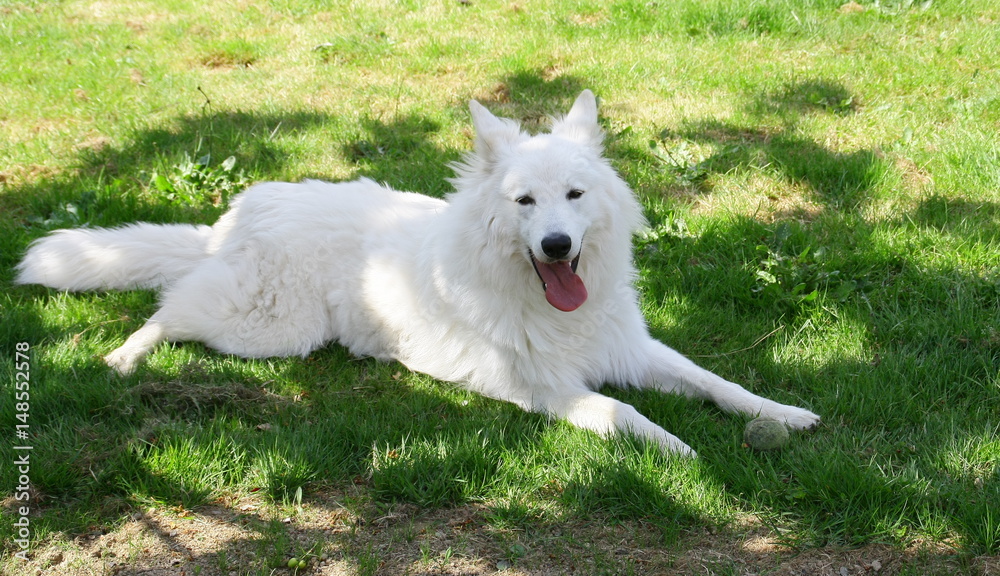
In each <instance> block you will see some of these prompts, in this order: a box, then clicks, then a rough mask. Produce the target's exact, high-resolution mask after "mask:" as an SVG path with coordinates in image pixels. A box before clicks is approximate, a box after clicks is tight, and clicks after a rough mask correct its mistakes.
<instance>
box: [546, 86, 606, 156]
mask: <svg viewBox="0 0 1000 576" xmlns="http://www.w3.org/2000/svg"><path fill="white" fill-rule="evenodd" d="M552 134H554V135H556V136H562V137H563V138H568V139H570V140H575V141H577V142H580V143H581V144H587V145H590V146H594V147H596V148H600V147H601V142H602V140H603V139H604V133H603V132H602V131H601V127H600V126H599V125H598V124H597V98H596V97H595V96H594V93H593V92H591V91H590V90H584V91H583V92H582V93H581V94H580V95H579V96H578V97H577V99H576V102H574V103H573V107H572V108H570V110H569V113H568V114H566V116H564V117H563V118H561V119H559V120H557V121H556V122H555V123H554V124H553V125H552Z"/></svg>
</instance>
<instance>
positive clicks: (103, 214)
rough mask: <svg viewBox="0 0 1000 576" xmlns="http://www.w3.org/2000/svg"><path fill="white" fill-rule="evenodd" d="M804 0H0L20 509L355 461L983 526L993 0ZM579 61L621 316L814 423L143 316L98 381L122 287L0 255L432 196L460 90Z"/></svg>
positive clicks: (994, 423) (815, 520)
mask: <svg viewBox="0 0 1000 576" xmlns="http://www.w3.org/2000/svg"><path fill="white" fill-rule="evenodd" d="M840 4H842V2H840V1H839V0H838V1H835V2H830V1H824V0H813V1H807V0H801V1H792V0H785V1H780V2H769V3H761V2H754V1H749V0H737V1H730V2H715V1H711V2H695V1H682V2H658V3H649V2H645V1H638V0H636V1H625V0H623V1H617V2H587V1H569V0H560V1H557V0H551V1H547V2H520V3H511V2H493V1H489V0H482V1H476V2H472V3H470V4H468V5H465V4H462V3H458V2H438V3H421V2H400V3H384V4H378V5H376V4H375V3H371V4H369V3H361V2H359V3H349V2H339V3H336V5H333V6H330V5H329V3H326V2H311V1H309V0H281V1H278V0H275V1H272V2H267V3H256V4H254V6H253V7H250V8H247V7H246V6H245V4H244V3H237V2H220V3H213V4H212V5H211V6H207V5H205V4H204V3H191V2H184V1H180V0H171V1H168V2H161V3H142V2H116V3H108V2H102V3H91V2H78V1H63V2H32V1H27V2H11V1H2V2H0V54H3V55H4V57H3V58H2V59H0V85H2V86H3V90H2V91H0V131H2V137H0V211H2V214H3V216H2V217H0V356H2V358H3V363H2V366H0V387H2V389H3V390H2V392H0V393H2V394H3V395H4V398H3V400H2V401H0V423H2V426H3V428H4V434H5V436H4V437H5V438H13V436H12V435H11V434H12V430H13V427H14V424H15V423H16V422H17V421H16V420H15V412H14V406H13V404H14V403H13V401H12V400H13V395H14V380H15V370H14V359H15V355H14V352H15V344H16V343H18V342H27V343H29V344H30V345H31V350H30V358H31V381H30V382H31V389H30V392H31V396H30V403H31V406H30V425H31V433H32V437H31V442H32V443H33V445H34V446H35V451H34V452H33V454H32V468H31V481H32V487H33V489H34V490H35V491H36V492H35V494H36V496H37V497H39V498H41V500H39V501H40V502H41V515H40V516H39V517H37V518H34V519H33V520H34V522H33V524H32V525H33V527H34V528H35V530H36V536H37V537H45V536H48V535H54V534H56V533H62V532H65V533H68V534H71V535H72V534H76V533H79V532H81V531H84V530H86V529H88V527H90V526H93V525H113V524H114V523H115V522H117V521H119V520H120V518H121V517H122V515H123V514H127V512H126V511H127V510H130V509H132V508H135V507H141V506H146V505H158V504H164V505H181V506H185V507H197V506H199V505H202V504H205V503H208V502H213V501H217V500H219V499H221V498H224V497H226V496H227V495H232V494H244V493H250V492H254V491H258V490H262V491H264V492H265V493H266V494H268V495H269V496H270V497H271V498H273V499H274V500H275V501H276V502H278V503H281V502H288V501H289V499H291V498H293V495H294V493H295V491H296V489H297V488H300V487H301V488H303V490H304V493H305V495H306V498H307V499H308V497H309V495H310V494H315V493H317V492H321V491H324V490H330V489H334V490H336V489H343V488H345V487H348V486H360V487H362V488H363V490H364V492H365V494H366V496H365V497H366V498H369V499H370V500H371V501H372V502H374V503H375V504H376V505H387V504H388V503H391V502H397V501H406V502H412V503H416V504H418V505H420V506H423V507H427V508H434V507H442V506H449V505H452V504H456V503H467V502H475V503H481V504H482V505H483V506H485V507H486V508H487V510H488V513H487V514H486V517H487V518H488V519H489V522H490V523H491V524H492V525H493V526H494V527H495V528H496V529H497V530H501V529H506V528H510V529H516V530H529V531H530V530H531V529H532V527H536V528H537V527H539V526H547V525H549V524H554V523H558V522H564V521H566V519H567V518H574V517H596V518H602V519H604V520H605V521H607V522H616V521H623V520H627V519H641V520H642V521H643V522H647V523H648V524H647V525H648V526H652V527H653V529H654V530H656V531H658V534H659V535H660V536H661V538H660V541H661V542H662V544H663V545H664V546H669V545H671V543H672V542H674V541H675V540H676V538H677V536H678V535H679V534H681V533H683V532H685V531H691V530H695V529H699V528H702V527H719V526H726V525H730V524H732V523H734V522H735V521H736V519H737V518H742V517H744V516H745V515H746V514H748V513H751V514H755V515H757V516H759V517H761V518H762V519H763V520H764V521H765V522H766V523H767V524H768V525H769V526H771V527H772V528H773V531H774V534H775V535H779V536H780V537H781V538H782V539H783V540H785V541H787V542H789V543H791V544H793V545H796V546H802V547H810V546H817V545H822V544H827V543H833V544H843V545H860V544H865V543H873V542H878V543H888V544H890V545H892V546H895V547H899V548H903V547H906V546H908V545H910V544H912V543H914V542H918V541H923V542H928V541H929V542H934V543H938V544H942V545H947V546H950V547H954V549H956V550H957V551H958V552H959V553H960V554H963V555H970V556H971V555H978V554H997V553H1000V513H998V512H997V510H1000V470H998V463H1000V428H998V427H1000V143H998V140H997V131H998V129H1000V88H998V86H1000V72H998V70H1000V56H998V55H1000V27H998V26H997V25H996V24H997V22H998V21H1000V9H998V7H997V6H996V5H995V3H994V2H989V1H986V0H969V1H966V2H932V3H928V4H927V5H926V6H924V7H921V6H919V5H917V4H912V5H910V4H908V3H886V2H882V3H881V8H875V7H874V6H872V5H871V4H869V3H867V2H865V4H867V5H868V7H869V8H870V9H869V10H867V11H866V12H864V13H841V12H839V11H838V7H839V6H840ZM583 88H592V89H594V90H595V92H596V93H597V94H598V95H599V96H600V97H601V98H602V105H603V108H602V122H603V123H604V126H605V129H606V131H607V132H608V145H607V150H608V155H609V157H610V158H611V160H612V162H613V163H614V164H615V166H616V167H617V168H618V169H619V171H620V172H621V173H622V175H623V176H624V177H625V178H626V179H627V180H628V181H629V183H630V184H631V185H632V186H633V187H634V189H635V190H636V191H637V193H638V194H639V196H640V197H641V199H642V201H643V203H644V206H645V207H646V212H647V216H648V217H649V220H650V229H649V231H648V232H647V233H646V234H644V235H643V236H642V237H641V238H639V239H638V240H637V249H636V259H637V263H638V266H639V269H640V277H639V284H640V287H641V288H642V290H643V303H642V305H643V308H644V311H645V313H646V315H647V318H648V320H649V324H650V327H651V330H652V332H653V333H654V335H656V336H657V337H660V338H662V339H663V340H664V341H665V342H667V343H668V344H670V345H672V346H674V347H675V348H677V349H678V350H680V351H681V352H683V353H685V354H688V355H690V356H692V357H694V358H695V359H696V360H697V361H698V362H699V363H701V364H702V365H704V366H706V367H707V368H709V369H712V370H714V371H717V372H718V373H720V374H721V375H723V376H725V377H727V378H729V379H731V380H734V381H737V382H741V383H744V384H746V385H747V386H748V387H749V388H750V389H752V390H754V391H755V392H758V393H761V394H763V395H765V396H768V397H773V398H775V399H778V400H781V401H785V402H792V403H796V404H800V405H804V406H807V407H809V408H810V409H812V410H813V411H815V412H817V413H819V414H821V415H822V416H823V418H824V424H823V425H822V426H821V427H820V429H819V430H817V431H816V432H815V433H812V434H803V435H797V436H795V437H794V438H793V441H792V443H791V444H790V446H789V447H788V448H787V449H786V450H784V451H782V452H780V453H775V454H755V453H752V452H750V451H748V450H746V449H745V448H743V447H742V446H741V445H740V439H741V437H742V427H743V424H744V421H743V420H741V419H740V418H733V417H730V416H725V415H722V414H721V413H720V412H719V411H718V410H716V409H714V408H712V407H708V406H703V405H701V404H699V403H693V402H691V401H688V400H684V399H680V398H675V397H663V396H660V395H657V394H653V393H647V392H639V391H614V390H608V393H609V394H611V395H614V396H615V397H618V398H621V399H623V400H625V401H627V402H629V403H632V404H634V405H635V406H636V407H637V408H638V409H639V411H640V412H642V413H643V414H646V415H648V416H649V417H650V418H651V419H652V420H653V421H655V422H657V423H659V424H661V425H663V426H664V427H665V428H667V429H668V430H670V431H672V432H674V433H675V434H677V435H678V436H679V437H680V438H682V439H683V440H684V441H685V442H687V443H689V444H690V445H691V446H692V447H693V448H695V449H696V450H697V451H698V453H699V455H700V458H699V459H698V460H697V461H695V462H683V461H678V460H675V459H672V458H669V457H664V456H662V455H660V454H658V453H655V451H652V450H650V449H649V448H648V447H644V446H641V445H637V444H635V443H634V442H632V441H630V440H629V439H618V440H611V441H603V440H599V439H597V438H595V437H593V436H591V435H589V434H586V433H583V432H580V431H578V430H574V429H572V428H571V427H569V426H568V425H565V424H562V423H552V422H548V421H546V419H545V418H543V417H541V416H537V415H530V414H524V413H522V412H520V411H519V410H517V409H515V408H514V407H512V406H509V405H506V404H503V403H499V402H494V401H490V400H486V399H483V398H480V397H478V396H475V395H473V394H470V393H466V392H464V391H461V390H456V389H454V388H453V387H451V386H449V385H446V384H442V383H438V382H434V381H432V380H430V379H428V378H426V377H423V376H420V375H415V374H411V373H409V372H407V371H406V370H405V368H403V367H401V366H399V365H395V364H389V365H387V364H379V363H377V362H374V361H371V360H357V359H353V358H351V357H350V356H349V355H348V354H347V353H346V352H345V351H344V350H343V349H341V348H339V347H337V346H335V345H333V346H330V347H328V348H326V349H324V350H320V351H317V352H316V353H314V354H313V355H312V356H311V357H310V358H308V359H307V360H301V359H273V360H257V361H245V360H240V359H236V358H230V357H226V356H222V355H219V354H216V353H214V352H212V351H210V350H207V349H205V348H204V347H202V346H200V345H198V344H192V343H185V344H179V345H175V346H163V347H161V348H160V349H158V350H157V351H156V352H155V353H154V354H153V355H152V357H151V358H150V360H149V362H148V364H147V365H146V366H145V367H144V368H142V369H140V370H139V372H138V373H137V374H136V375H135V376H133V377H130V378H125V379H122V378H118V377H116V376H114V375H113V374H111V373H110V372H109V370H108V369H107V368H106V367H105V366H103V364H102V363H101V362H100V360H99V356H100V355H101V354H103V353H106V352H107V351H109V350H111V349H113V348H115V347H116V346H118V345H119V344H120V343H121V341H122V340H123V339H124V338H125V336H127V335H128V334H129V333H130V332H132V331H134V330H135V329H137V328H138V327H139V326H140V325H141V324H142V322H143V320H144V319H145V318H146V317H148V316H149V315H150V314H151V313H152V312H153V311H154V310H155V294H152V293H149V292H132V293H108V294H60V293H57V292H54V291H50V290H46V289H43V288H39V287H15V286H13V285H12V284H11V280H12V278H13V266H14V265H15V264H16V262H17V261H18V259H19V257H20V255H21V254H22V253H23V251H24V249H25V248H26V246H27V244H28V243H29V242H30V241H31V240H33V239H35V238H38V237H40V236H41V235H43V234H45V233H46V232H47V231H49V230H52V229H56V228H61V227H69V226H80V225H91V226H109V225H117V224H122V223H126V222H131V221H135V220H147V221H156V222H168V221H190V222H212V221H213V220H214V219H215V218H216V217H218V215H219V214H220V213H221V212H222V211H223V210H224V207H225V206H224V204H225V201H226V200H227V199H228V197H229V195H230V194H232V193H233V192H235V191H236V190H238V189H239V188H240V187H241V186H242V185H243V184H244V183H247V182H252V181H257V180H262V179H279V180H280V179H285V180H299V179H302V178H306V177H319V178H324V179H343V178H354V177H358V176H367V177H372V178H375V179H377V180H380V181H384V182H386V183H388V184H390V185H392V186H394V187H396V188H400V189H412V190H418V191H421V192H425V193H428V194H431V195H435V196H440V195H442V194H444V193H446V192H447V191H448V190H449V185H448V183H447V182H446V180H445V178H447V177H448V176H449V175H450V172H449V170H448V169H447V166H446V165H447V163H448V162H450V161H454V160H456V159H458V158H459V157H460V155H461V154H462V153H463V152H464V151H465V150H467V149H468V148H469V146H470V142H471V140H470V136H471V131H470V130H471V128H470V122H469V119H468V114H467V112H466V104H467V101H468V100H469V99H470V98H477V99H479V100H480V101H482V102H483V103H484V104H486V105H488V106H489V107H490V108H491V109H493V110H494V111H495V112H497V113H499V114H502V115H507V116H510V117H514V118H517V119H519V120H521V121H523V122H524V123H525V124H526V125H527V126H528V127H530V128H531V129H538V128H540V127H541V126H543V125H544V122H545V117H546V115H548V114H553V113H560V112H563V111H565V110H566V109H567V107H568V105H569V104H570V103H571V102H572V100H573V98H574V97H575V96H576V95H577V94H578V93H579V91H580V90H582V89H583ZM230 157H231V158H232V160H227V159H229V158H230ZM13 445H14V444H13V443H12V442H11V441H8V440H5V441H4V442H2V443H0V460H3V461H5V462H10V461H11V460H12V458H13V457H14V452H13V450H12V446H13ZM16 481H17V478H16V474H15V471H14V470H13V468H12V467H10V466H4V467H2V468H0V493H2V494H3V495H4V496H5V497H6V496H10V495H13V493H14V487H15V485H16ZM6 518H7V516H6V515H5V520H4V522H2V523H0V541H2V542H3V545H4V546H5V547H6V548H5V550H6V551H7V552H9V553H12V552H13V551H14V549H13V545H12V544H11V541H12V539H13V528H12V527H11V522H8V521H7V520H6ZM355 553H356V555H357V557H358V558H359V560H358V562H359V564H360V565H361V566H364V567H366V568H363V570H362V571H363V572H367V573H371V572H372V571H373V570H376V569H377V554H376V553H375V552H373V551H371V550H369V551H367V552H366V551H363V550H362V551H356V552H355ZM274 554H275V555H276V556H278V555H280V551H279V552H277V553H274ZM515 556H516V554H515ZM512 560H513V561H515V562H516V558H514V559H512Z"/></svg>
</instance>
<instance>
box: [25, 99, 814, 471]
mask: <svg viewBox="0 0 1000 576" xmlns="http://www.w3.org/2000/svg"><path fill="white" fill-rule="evenodd" d="M470 108H471V111H472V120H473V123H474V125H475V129H476V142H475V151H474V152H473V153H472V154H470V155H468V156H467V157H466V159H465V160H464V162H463V163H460V164H457V165H455V169H456V172H457V174H458V177H457V178H455V179H454V180H453V183H454V185H455V188H456V190H457V191H456V192H455V193H454V194H451V195H450V196H449V197H448V199H447V200H437V199H432V198H429V197H426V196H421V195H418V194H413V193H404V192H396V191H393V190H390V189H388V188H385V187H382V186H379V185H377V184H376V183H374V182H372V181H370V180H365V179H362V180H358V181H355V182H349V183H341V184H328V183H323V182H316V181H306V182H302V183H300V184H287V183H265V184H259V185H256V186H254V187H252V188H250V189H249V190H247V191H245V192H243V193H242V194H240V195H239V196H237V197H235V198H234V199H233V201H232V205H231V207H230V210H229V211H228V212H227V213H226V214H225V215H223V216H222V218H220V219H219V221H218V222H217V223H216V224H215V225H214V226H191V225H166V226H164V225H155V224H135V225H131V226H126V227H123V228H116V229H91V230H88V229H76V230H62V231H58V232H55V233H54V234H52V235H50V236H48V237H46V238H43V239H41V240H39V241H38V242H36V243H35V244H33V245H32V246H31V248H30V249H29V251H28V253H27V255H26V256H25V258H24V260H23V261H22V262H21V263H20V265H19V266H18V270H19V276H18V278H17V281H18V282H19V283H38V284H44V285H46V286H51V287H53V288H59V289H64V290H91V289H128V288H137V287H143V288H150V287H158V288H163V295H162V304H161V306H160V308H159V310H158V311H157V312H156V313H155V314H153V316H152V317H151V318H150V319H149V321H148V322H146V324H145V325H144V326H143V327H142V328H141V329H140V330H139V331H137V332H136V333H135V334H133V335H132V336H131V337H129V338H128V340H127V341H126V342H125V344H124V345H123V346H122V347H121V348H118V349H117V350H115V351H113V352H111V353H110V354H108V355H107V357H106V358H105V360H106V361H107V363H108V364H109V365H110V366H112V367H114V368H116V369H117V370H118V371H119V372H121V373H123V374H128V373H130V372H132V371H133V369H134V368H135V366H136V363H137V362H139V361H140V360H141V359H142V358H143V357H144V356H145V355H146V354H147V353H149V352H150V351H151V350H152V349H153V348H154V347H156V346H157V345H158V344H160V343H161V342H163V341H166V340H170V341H183V340H196V341H200V342H204V343H205V344H207V345H208V346H211V347H212V348H215V349H217V350H219V351H222V352H225V353H229V354H236V355H239V356H247V357H264V356H289V355H301V356H305V355H307V354H309V353H310V352H311V351H312V350H315V349H317V348H319V347H322V346H324V345H325V344H327V343H328V342H331V341H336V342H339V343H340V344H342V345H344V346H346V347H347V348H349V349H350V351H351V352H353V353H354V354H357V355H359V356H374V357H375V358H380V359H385V360H389V359H395V360H398V361H400V362H402V363H403V364H405V365H406V366H407V367H409V368H410V369H412V370H415V371H419V372H424V373H426V374H429V375H431V376H433V377H435V378H437V379H440V380H446V381H450V382H457V383H459V384H461V385H463V386H465V387H467V388H469V389H471V390H474V391H476V392H479V393H481V394H485V395H486V396H490V397H492V398H498V399H501V400H506V401H508V402H513V403H515V404H517V405H518V406H521V407H522V408H524V409H526V410H532V411H537V412H543V413H546V414H550V415H552V416H556V417H559V418H564V419H566V420H568V421H569V422H571V423H573V424H575V425H577V426H580V427H582V428H586V429H588V430H593V431H595V432H597V433H599V434H603V435H607V434H611V433H614V432H628V433H632V434H635V435H637V436H638V437H641V438H644V439H647V440H651V441H654V442H657V443H658V444H659V445H660V446H661V447H662V448H663V449H665V450H669V451H674V452H678V453H681V454H686V455H692V456H693V455H694V452H693V451H692V450H691V448H689V447H688V446H687V445H686V444H684V443H683V442H681V441H680V440H679V439H677V437H675V436H673V435H672V434H670V433H668V432H667V431H666V430H664V429H663V428H661V427H660V426H657V425H656V424H654V423H653V422H651V421H649V420H648V419H647V418H645V417H643V416H642V415H641V414H639V413H638V412H637V411H636V410H635V408H633V407H632V406H629V405H628V404H624V403H622V402H619V401H617V400H614V399H612V398H609V397H607V396H603V395H601V394H599V393H597V392H596V391H595V389H597V388H599V387H600V386H601V385H602V384H605V383H608V384H612V385H615V386H637V387H643V388H655V389H657V390H661V391H664V392H679V393H682V394H685V395H687V396H691V397H696V398H705V399H709V400H712V401H714V402H715V403H716V404H718V405H719V406H720V407H721V408H722V409H723V410H726V411H729V412H739V413H743V414H746V415H751V416H757V415H764V416H770V417H773V418H776V419H778V420H780V421H783V422H785V423H786V424H787V425H788V426H789V427H791V428H794V429H802V428H808V427H811V426H813V425H815V424H816V423H817V422H818V421H819V417H818V416H816V415H815V414H813V413H811V412H809V411H807V410H804V409H801V408H796V407H793V406H786V405H783V404H779V403H777V402H773V401H771V400H767V399H765V398H761V397H760V396H756V395H754V394H752V393H750V392H748V391H747V390H745V389H743V388H742V387H740V386H738V385H736V384H733V383H732V382H728V381H726V380H724V379H722V378H720V377H718V376H716V375H714V374H712V373H711V372H708V371H706V370H704V369H702V368H699V367H697V366H695V365H694V364H693V363H692V362H691V361H689V360H687V359H686V358H684V357H683V356H681V355H680V354H678V353H677V352H675V351H674V350H672V349H670V348H668V347H667V346H665V345H663V344H661V343H660V342H658V341H656V340H654V339H652V338H651V337H650V336H649V334H648V331H647V329H646V326H645V322H644V320H643V318H642V315H641V314H640V312H639V307H638V305H637V295H636V292H635V290H634V288H633V287H632V280H633V277H634V275H635V272H634V269H633V266H632V246H631V237H632V234H633V233H634V232H635V231H636V230H637V229H638V228H639V227H640V226H641V225H642V223H643V217H642V213H641V209H640V206H639V204H638V202H637V201H636V199H635V197H634V196H633V194H632V192H631V190H629V188H628V186H627V185H626V184H625V183H624V182H623V181H622V180H621V179H620V178H619V177H618V175H617V174H616V173H615V171H614V170H613V169H612V168H611V166H610V165H609V164H608V162H607V161H606V160H605V159H604V158H603V157H602V146H601V141H602V133H601V130H600V128H599V126H598V123H597V102H596V100H595V98H594V95H593V94H592V93H591V92H590V91H584V92H583V93H582V94H581V95H580V97H579V98H578V99H577V100H576V103H575V104H574V105H573V108H572V109H571V110H570V111H569V114H568V115H566V116H565V117H564V118H562V119H559V120H556V121H555V122H554V125H553V127H552V132H551V133H549V134H540V135H537V136H528V135H526V134H525V133H523V132H521V130H520V127H519V126H518V125H517V124H516V123H515V122H513V121H511V120H505V119H500V118H497V117H495V116H493V115H492V114H490V113H489V112H488V111H487V110H486V109H485V108H483V107H482V106H481V105H480V104H479V103H477V102H475V101H473V102H472V103H471V104H470Z"/></svg>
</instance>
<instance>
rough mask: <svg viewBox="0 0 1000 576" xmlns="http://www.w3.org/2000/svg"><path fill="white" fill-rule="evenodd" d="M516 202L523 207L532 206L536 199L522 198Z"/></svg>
mask: <svg viewBox="0 0 1000 576" xmlns="http://www.w3.org/2000/svg"><path fill="white" fill-rule="evenodd" d="M516 202H517V203H518V204H520V205H521V206H531V205H533V204H534V203H535V199H534V198H532V197H531V196H521V197H520V198H518V199H517V200H516Z"/></svg>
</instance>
